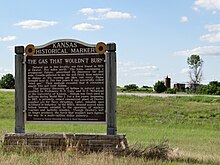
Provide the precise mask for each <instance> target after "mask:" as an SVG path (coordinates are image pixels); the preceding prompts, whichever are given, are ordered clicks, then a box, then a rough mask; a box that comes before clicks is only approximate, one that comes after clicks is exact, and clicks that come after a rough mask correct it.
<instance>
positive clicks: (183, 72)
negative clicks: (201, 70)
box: [180, 68, 190, 74]
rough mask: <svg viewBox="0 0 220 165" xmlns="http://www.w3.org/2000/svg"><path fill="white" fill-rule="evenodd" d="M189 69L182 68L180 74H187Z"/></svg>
mask: <svg viewBox="0 0 220 165" xmlns="http://www.w3.org/2000/svg"><path fill="white" fill-rule="evenodd" d="M189 71H190V69H189V68H183V69H182V70H181V71H180V73H181V74H189Z"/></svg>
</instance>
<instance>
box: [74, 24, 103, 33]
mask: <svg viewBox="0 0 220 165" xmlns="http://www.w3.org/2000/svg"><path fill="white" fill-rule="evenodd" d="M103 28H104V27H103V26H100V25H92V24H89V23H81V24H77V25H74V26H73V29H74V30H79V31H97V30H101V29H103Z"/></svg>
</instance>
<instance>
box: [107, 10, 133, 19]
mask: <svg viewBox="0 0 220 165" xmlns="http://www.w3.org/2000/svg"><path fill="white" fill-rule="evenodd" d="M103 16H104V18H106V19H130V18H132V16H131V14H129V13H123V12H118V11H110V12H107V13H106V14H104V15H103Z"/></svg>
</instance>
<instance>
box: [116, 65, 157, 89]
mask: <svg viewBox="0 0 220 165" xmlns="http://www.w3.org/2000/svg"><path fill="white" fill-rule="evenodd" d="M117 70H118V83H119V85H126V84H133V83H134V84H137V85H139V86H141V85H152V84H154V83H155V82H156V81H157V80H158V79H159V78H161V76H160V75H159V74H158V72H157V71H158V70H159V68H158V67H157V66H155V65H151V64H139V63H134V62H120V61H119V62H118V69H117Z"/></svg>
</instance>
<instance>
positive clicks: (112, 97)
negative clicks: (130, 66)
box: [106, 43, 117, 135]
mask: <svg viewBox="0 0 220 165" xmlns="http://www.w3.org/2000/svg"><path fill="white" fill-rule="evenodd" d="M115 51H116V44H115V43H109V44H107V52H106V85H107V86H106V99H107V101H106V110H107V135H117V126H116V111H117V107H116V103H117V93H116V73H117V71H116V52H115Z"/></svg>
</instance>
